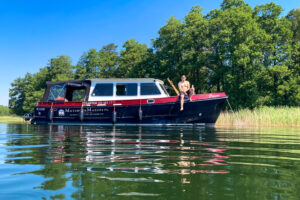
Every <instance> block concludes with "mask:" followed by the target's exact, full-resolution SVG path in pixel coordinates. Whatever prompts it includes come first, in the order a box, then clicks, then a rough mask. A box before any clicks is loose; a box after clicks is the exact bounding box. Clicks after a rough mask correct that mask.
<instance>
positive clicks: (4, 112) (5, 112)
mask: <svg viewBox="0 0 300 200" xmlns="http://www.w3.org/2000/svg"><path fill="white" fill-rule="evenodd" d="M9 115H11V114H10V112H9V108H8V107H7V106H2V105H0V116H9Z"/></svg>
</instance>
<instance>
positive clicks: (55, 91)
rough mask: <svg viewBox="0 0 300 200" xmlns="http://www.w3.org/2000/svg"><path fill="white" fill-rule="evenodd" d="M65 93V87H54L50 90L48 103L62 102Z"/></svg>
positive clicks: (63, 85)
mask: <svg viewBox="0 0 300 200" xmlns="http://www.w3.org/2000/svg"><path fill="white" fill-rule="evenodd" d="M65 93H66V85H65V84H61V85H54V86H52V87H51V89H50V93H49V97H48V101H61V100H64V98H65Z"/></svg>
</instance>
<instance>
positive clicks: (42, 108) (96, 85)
mask: <svg viewBox="0 0 300 200" xmlns="http://www.w3.org/2000/svg"><path fill="white" fill-rule="evenodd" d="M191 99H192V101H191V100H190V99H189V98H187V99H186V100H185V104H184V105H185V106H184V111H180V105H179V104H180V103H179V98H178V96H169V94H168V93H167V91H166V89H165V86H164V83H163V82H162V81H161V80H158V79H98V80H84V81H59V82H47V88H46V90H45V94H44V97H43V100H42V102H39V103H38V104H37V106H36V107H35V109H34V113H33V114H30V115H26V117H25V118H26V119H28V120H30V119H31V122H32V123H37V124H45V123H46V124H48V123H62V124H67V123H79V124H119V125H124V124H127V125H128V124H138V125H147V124H156V125H175V124H176V125H178V124H179V125H205V124H209V125H212V124H214V123H215V122H216V120H217V118H218V116H219V114H220V112H221V109H222V107H223V105H224V102H225V101H226V99H227V96H226V94H225V93H211V94H197V95H193V96H192V97H191Z"/></svg>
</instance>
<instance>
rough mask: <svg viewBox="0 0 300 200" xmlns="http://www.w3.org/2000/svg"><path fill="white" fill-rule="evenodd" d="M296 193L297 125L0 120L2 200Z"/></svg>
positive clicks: (299, 194)
mask: <svg viewBox="0 0 300 200" xmlns="http://www.w3.org/2000/svg"><path fill="white" fill-rule="evenodd" d="M299 198H300V130H299V129H234V128H179V127H175V128H163V127H101V126H32V125H20V124H0V199H276V200H277V199H299Z"/></svg>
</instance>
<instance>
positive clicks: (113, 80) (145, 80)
mask: <svg viewBox="0 0 300 200" xmlns="http://www.w3.org/2000/svg"><path fill="white" fill-rule="evenodd" d="M89 80H90V81H91V82H159V83H162V84H164V82H163V81H162V80H159V79H155V78H99V79H89Z"/></svg>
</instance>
